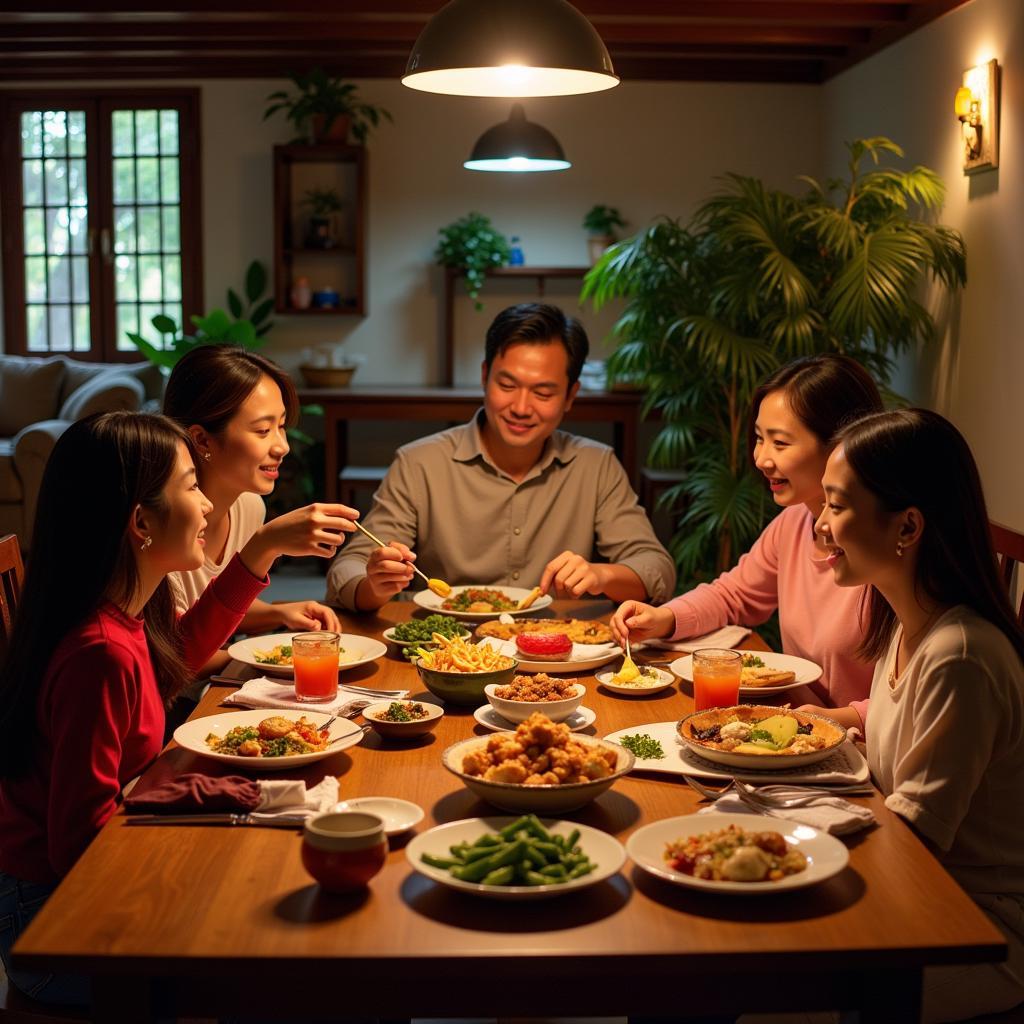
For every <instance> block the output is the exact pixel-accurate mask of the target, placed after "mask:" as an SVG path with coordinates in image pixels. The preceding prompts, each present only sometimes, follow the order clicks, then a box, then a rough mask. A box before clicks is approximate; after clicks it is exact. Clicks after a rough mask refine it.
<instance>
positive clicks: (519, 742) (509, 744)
mask: <svg viewBox="0 0 1024 1024" xmlns="http://www.w3.org/2000/svg"><path fill="white" fill-rule="evenodd" d="M617 764H618V755H617V754H616V752H615V751H614V750H612V749H610V748H609V747H601V746H591V745H584V744H583V743H581V742H580V741H579V740H577V739H575V738H573V735H572V733H571V732H570V731H569V727H568V726H567V725H566V724H565V723H564V722H558V723H555V722H552V721H551V719H550V718H548V717H547V715H543V714H541V713H540V712H539V711H537V712H534V713H533V714H532V715H530V717H529V718H528V719H526V721H525V722H520V724H519V726H518V728H517V729H516V731H515V733H514V734H512V735H509V734H508V733H504V734H500V735H496V736H492V737H491V738H490V739H489V740H488V741H487V745H486V746H485V747H481V748H480V749H479V750H475V751H473V752H472V753H470V754H467V755H466V756H465V757H464V758H463V761H462V770H463V771H464V772H465V773H466V774H467V775H476V776H479V777H480V778H482V779H484V780H485V781H487V782H511V783H516V784H518V785H523V786H561V785H564V784H567V783H573V782H593V781H594V780H596V779H604V778H607V777H608V776H609V775H611V773H612V772H613V771H614V770H615V768H616V766H617Z"/></svg>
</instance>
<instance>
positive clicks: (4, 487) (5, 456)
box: [0, 438, 25, 505]
mask: <svg viewBox="0 0 1024 1024" xmlns="http://www.w3.org/2000/svg"><path fill="white" fill-rule="evenodd" d="M24 497H25V494H24V491H23V490H22V488H21V480H20V479H18V474H17V473H16V472H15V471H14V439H13V438H3V439H2V440H0V505H20V504H21V502H22V501H23V500H24Z"/></svg>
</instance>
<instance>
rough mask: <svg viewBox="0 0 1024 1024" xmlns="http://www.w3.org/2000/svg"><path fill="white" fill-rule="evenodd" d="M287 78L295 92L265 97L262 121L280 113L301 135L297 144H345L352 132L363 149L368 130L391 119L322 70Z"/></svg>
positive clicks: (351, 87) (354, 88) (348, 84)
mask: <svg viewBox="0 0 1024 1024" xmlns="http://www.w3.org/2000/svg"><path fill="white" fill-rule="evenodd" d="M289 79H290V81H291V82H292V84H293V85H294V86H295V88H296V89H297V90H298V93H297V94H294V93H289V92H286V91H284V90H279V91H278V92H272V93H271V94H270V95H269V96H268V97H267V101H268V102H269V103H270V106H269V107H267V109H266V110H265V111H264V112H263V120H264V121H265V120H266V119H267V118H268V117H271V116H273V115H274V114H276V113H277V112H278V111H279V110H283V111H284V112H285V117H286V118H287V119H288V120H289V121H291V122H292V123H293V124H294V125H295V128H296V130H297V131H298V132H299V133H300V136H301V137H300V138H299V139H297V140H295V141H297V142H308V143H309V144H311V145H312V144H314V143H318V142H345V141H347V139H348V135H349V132H350V131H351V133H352V137H353V138H354V139H355V140H356V142H357V143H358V144H359V145H361V146H362V145H365V144H366V140H367V137H368V136H369V134H370V130H371V129H372V128H376V127H377V126H378V125H379V124H380V122H381V120H382V119H384V120H387V121H393V120H394V119H393V118H392V117H391V114H390V113H389V112H388V111H387V110H385V109H384V108H383V107H376V106H373V105H372V104H370V103H364V102H363V101H362V100H361V99H360V98H359V95H358V93H359V88H358V86H356V85H355V84H353V83H352V82H344V81H342V80H341V79H340V78H331V77H330V76H329V75H328V74H327V73H326V72H325V71H324V70H323V69H322V68H313V70H312V71H310V72H308V73H307V74H305V75H290V76H289Z"/></svg>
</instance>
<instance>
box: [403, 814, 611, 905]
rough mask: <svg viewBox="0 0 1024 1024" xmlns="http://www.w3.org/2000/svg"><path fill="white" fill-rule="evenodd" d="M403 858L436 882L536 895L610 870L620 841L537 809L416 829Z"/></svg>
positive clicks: (511, 896)
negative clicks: (541, 816) (546, 815)
mask: <svg viewBox="0 0 1024 1024" xmlns="http://www.w3.org/2000/svg"><path fill="white" fill-rule="evenodd" d="M405 855H406V856H407V857H408V858H409V863H410V864H411V865H412V867H413V868H414V869H415V870H416V871H418V872H419V873H420V874H421V875H425V876H426V877H427V878H429V879H431V880H432V881H434V882H437V883H438V884H439V885H444V886H447V887H448V888H451V889H458V890H459V891H461V892H468V893H473V894H474V895H477V896H487V897H490V898H491V899H499V900H539V899H546V898H547V897H550V896H561V895H563V894H565V893H570V892H575V891H577V890H578V889H585V888H587V887H588V886H591V885H596V884H597V883H598V882H602V881H604V879H606V878H611V876H612V875H614V874H615V873H616V872H617V871H618V870H619V869H620V868H621V867H622V865H623V864H624V863H625V860H626V852H625V850H623V848H622V844H621V843H620V842H619V841H618V840H617V839H615V838H614V837H613V836H610V835H608V833H607V832H602V831H601V830H600V829H596V828H592V827H591V826H589V825H577V824H576V823H575V822H572V821H559V820H552V819H550V818H547V819H544V820H541V819H539V818H537V817H536V816H535V815H532V814H530V815H524V816H523V817H521V818H497V817H495V818H466V819H463V820H462V821H451V822H448V823H447V824H445V825H437V826H436V827H435V828H432V829H430V830H428V831H427V832H421V833H420V834H419V835H418V836H416V837H415V838H414V839H413V840H412V841H411V842H410V843H409V845H408V846H407V847H406V849H405Z"/></svg>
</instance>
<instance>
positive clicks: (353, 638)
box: [228, 633, 388, 679]
mask: <svg viewBox="0 0 1024 1024" xmlns="http://www.w3.org/2000/svg"><path fill="white" fill-rule="evenodd" d="M297 635H298V634H297V633H268V634H267V635H266V636H250V637H247V638H246V639H245V640H236V641H235V643H233V644H232V645H231V646H230V647H229V648H228V654H230V655H231V657H232V658H234V659H235V661H240V662H242V664H243V665H250V666H252V668H255V669H259V670H260V672H263V673H265V674H266V675H271V676H287V677H288V678H289V679H290V678H292V677H294V675H295V670H294V669H293V668H292V666H291V665H268V664H267V663H266V662H264V661H257V660H256V651H269V650H272V649H273V648H275V647H277V646H278V645H279V644H290V643H291V642H292V637H294V636H297ZM340 637H341V640H340V643H341V647H342V649H343V653H342V654H339V655H338V667H339V668H340V669H346V668H355V667H356V666H357V665H366V664H369V662H371V661H376V660H377V659H378V658H380V657H382V656H383V655H385V654H387V653H388V648H387V645H386V644H382V643H381V642H380V641H379V640H374V639H373V638H372V637H368V636H359V635H358V634H356V633H341V634H340Z"/></svg>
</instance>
